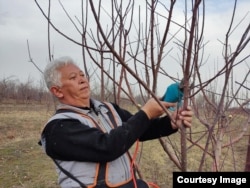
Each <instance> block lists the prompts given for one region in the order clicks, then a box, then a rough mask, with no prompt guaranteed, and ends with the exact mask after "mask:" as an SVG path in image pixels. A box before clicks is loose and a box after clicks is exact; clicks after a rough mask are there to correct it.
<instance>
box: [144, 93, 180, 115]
mask: <svg viewBox="0 0 250 188" xmlns="http://www.w3.org/2000/svg"><path fill="white" fill-rule="evenodd" d="M160 103H161V104H162V105H163V106H164V107H165V108H166V109H167V108H169V107H174V106H175V105H176V104H175V103H169V102H165V101H160ZM141 110H143V111H144V112H145V113H146V114H147V116H148V118H149V119H153V118H157V117H159V116H161V115H162V114H163V113H164V109H163V108H162V107H161V106H160V105H159V104H158V102H157V101H156V100H155V99H154V98H151V99H149V100H148V101H147V103H146V104H145V105H144V106H143V107H142V108H141Z"/></svg>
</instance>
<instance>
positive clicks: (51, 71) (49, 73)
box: [43, 56, 77, 89]
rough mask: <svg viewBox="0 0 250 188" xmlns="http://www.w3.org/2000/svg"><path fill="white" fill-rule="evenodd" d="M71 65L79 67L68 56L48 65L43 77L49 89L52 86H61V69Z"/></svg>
mask: <svg viewBox="0 0 250 188" xmlns="http://www.w3.org/2000/svg"><path fill="white" fill-rule="evenodd" d="M70 64H73V65H76V66H77V64H76V63H75V62H74V61H73V60H72V59H71V58H70V57H67V56H65V57H61V58H58V59H55V60H53V61H51V62H50V63H48V64H47V66H46V67H45V69H44V72H43V76H44V80H45V83H46V85H47V87H48V89H50V88H51V87H52V86H61V84H62V83H61V73H60V71H59V69H60V68H62V67H64V66H66V65H70Z"/></svg>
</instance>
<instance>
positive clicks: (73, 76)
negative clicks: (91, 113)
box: [59, 64, 90, 106]
mask: <svg viewBox="0 0 250 188" xmlns="http://www.w3.org/2000/svg"><path fill="white" fill-rule="evenodd" d="M59 71H60V72H61V83H62V86H61V87H60V89H59V90H60V92H61V94H62V95H61V97H59V98H60V99H61V100H62V101H63V102H64V103H67V104H71V105H76V106H78V105H82V101H85V100H89V98H90V88H89V82H88V80H87V78H86V77H85V75H84V73H83V71H81V69H80V68H79V67H77V66H75V65H73V64H69V65H67V66H65V67H62V68H61V69H59Z"/></svg>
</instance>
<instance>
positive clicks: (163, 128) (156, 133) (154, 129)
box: [139, 116, 178, 141]
mask: <svg viewBox="0 0 250 188" xmlns="http://www.w3.org/2000/svg"><path fill="white" fill-rule="evenodd" d="M177 131H178V129H173V128H172V126H171V120H170V118H169V117H168V116H164V117H162V118H156V119H153V120H151V123H150V125H149V127H148V129H147V130H146V131H145V132H144V133H143V135H142V136H141V137H140V139H139V140H140V141H146V140H152V139H156V138H160V137H163V136H169V135H171V134H173V133H176V132H177Z"/></svg>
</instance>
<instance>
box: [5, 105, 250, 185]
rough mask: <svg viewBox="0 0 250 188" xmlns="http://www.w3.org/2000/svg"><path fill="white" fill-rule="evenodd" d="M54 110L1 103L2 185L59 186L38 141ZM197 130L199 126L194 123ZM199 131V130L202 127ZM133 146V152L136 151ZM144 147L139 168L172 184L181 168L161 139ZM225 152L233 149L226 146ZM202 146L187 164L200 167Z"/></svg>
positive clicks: (239, 148) (239, 147)
mask: <svg viewBox="0 0 250 188" xmlns="http://www.w3.org/2000/svg"><path fill="white" fill-rule="evenodd" d="M52 113H53V107H48V106H46V105H37V104H36V105H21V104H19V105H11V104H9V105H6V104H5V105H3V104H0V188H7V187H8V188H19V187H20V188H58V185H57V174H56V172H55V168H54V164H53V163H52V161H51V160H50V159H49V157H47V156H46V155H45V154H44V152H43V151H42V149H41V147H40V146H39V145H38V144H37V142H38V140H39V138H40V132H41V130H42V128H43V125H44V124H45V122H46V121H47V119H48V118H49V117H50V116H51V114H52ZM194 128H195V129H196V130H199V127H196V125H194ZM199 131H200V130H199ZM169 140H171V141H172V142H174V143H177V144H176V147H177V148H179V145H178V143H179V134H175V135H172V136H170V139H165V141H166V142H169ZM247 140H248V137H246V139H243V140H241V141H240V142H239V143H237V144H236V145H235V146H234V151H233V152H235V153H239V154H238V155H237V156H236V159H235V160H236V161H237V171H243V169H244V164H245V156H246V148H247ZM133 149H134V148H132V149H131V153H133ZM140 150H141V151H142V155H141V157H140V156H138V158H139V168H140V170H141V173H142V175H143V177H144V179H146V180H147V181H150V182H155V183H157V184H158V185H160V187H162V188H165V187H172V172H173V171H179V170H178V169H177V168H176V167H175V165H174V164H173V162H171V161H170V160H169V158H168V157H166V153H165V152H164V151H163V149H162V148H161V146H160V144H159V141H158V140H154V141H148V142H144V143H143V144H141V143H140ZM223 152H224V153H225V155H231V152H232V151H229V150H223ZM200 159H201V150H199V149H198V148H197V147H193V148H190V149H189V152H188V164H189V166H188V168H189V170H190V171H195V170H197V169H198V164H199V161H200ZM224 163H225V167H226V168H225V169H222V170H224V171H228V170H229V171H230V170H231V169H233V167H232V166H233V161H232V160H226V161H225V162H224ZM205 168H206V169H204V171H209V170H210V168H211V164H210V161H205Z"/></svg>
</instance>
